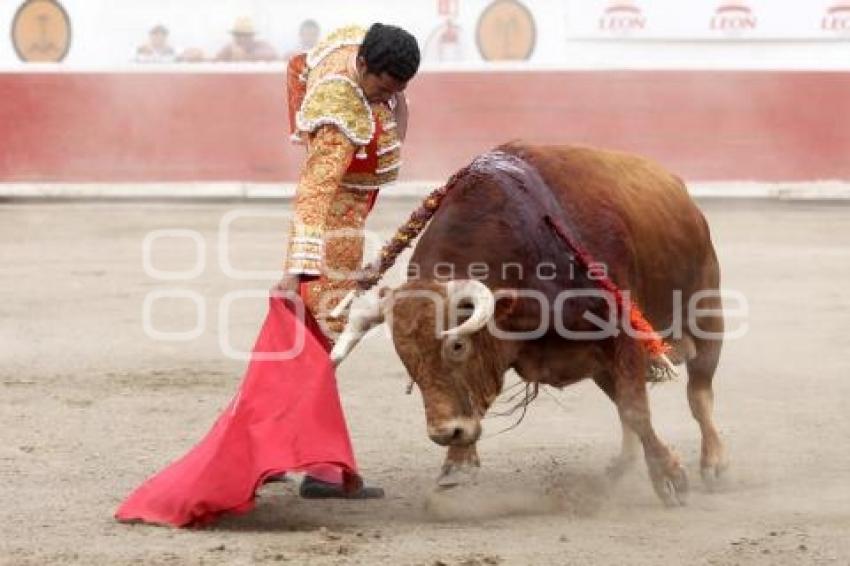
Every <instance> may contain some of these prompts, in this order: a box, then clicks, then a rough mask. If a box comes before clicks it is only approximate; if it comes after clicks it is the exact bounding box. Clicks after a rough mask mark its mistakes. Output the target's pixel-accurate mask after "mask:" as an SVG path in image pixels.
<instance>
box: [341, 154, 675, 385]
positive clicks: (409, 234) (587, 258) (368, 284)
mask: <svg viewBox="0 0 850 566" xmlns="http://www.w3.org/2000/svg"><path fill="white" fill-rule="evenodd" d="M463 172H464V169H461V170H460V171H459V172H457V173H456V174H455V175H454V176H452V178H450V179H449V181H448V182H447V183H446V184H445V185H444V186H442V187H440V188H438V189H435V190H434V191H432V192H431V194H429V195H428V196H427V197H426V198H425V199H424V200H423V201H422V205H421V206H419V207H418V208H417V209H416V210H414V211H413V213H412V214H411V215H410V217H409V218H408V219H407V221H406V222H405V223H404V224H402V225H401V227H399V229H398V230H397V231H396V233H395V234H394V235H393V237H392V238H391V239H390V240H389V242H387V243H386V244H385V245H384V247H383V248H381V252H380V254H379V255H378V258H377V259H376V260H375V261H374V262H373V263H372V264H371V265H369V266H368V267H366V268H365V269H364V270H363V272H362V273H361V274H360V276H359V277H358V280H357V290H355V291H351V292H350V293H349V294H348V295H347V296H346V297H345V299H344V300H343V301H342V302H341V303H340V304H339V305H338V306H337V307H336V309H335V310H334V312H333V316H340V315H341V314H343V313H344V312H345V311H346V310H347V309H348V308H349V307H350V306H351V303H352V302H353V301H354V299H355V298H357V296H359V295H360V294H362V293H365V292H366V291H368V290H369V289H371V288H372V287H374V286H375V285H377V284H378V282H379V281H380V280H381V278H382V277H383V276H384V274H386V272H387V271H388V270H389V269H390V268H391V267H392V266H393V265H394V264H395V262H396V261H397V260H398V257H399V256H400V255H401V254H402V252H404V250H406V249H407V248H408V247H410V245H411V244H412V243H413V241H414V240H415V239H416V238H417V236H419V234H420V233H421V232H422V230H424V229H425V227H426V226H427V225H428V221H429V220H430V219H431V217H432V216H434V213H435V212H437V210H438V209H439V208H440V205H441V204H442V202H443V199H444V198H445V197H446V195H447V194H448V192H449V189H450V188H451V187H452V186H454V184H455V180H456V179H457V178H458V177H459V176H460V175H461V174H462V173H463ZM543 220H544V221H545V222H546V224H547V225H548V226H549V227H550V228H551V229H552V231H553V232H554V234H555V236H556V237H557V238H558V239H559V240H561V242H563V243H564V245H565V246H566V247H567V248H568V249H569V250H570V251H572V252H574V253H575V257H576V258H577V259H578V261H579V262H580V263H581V264H582V266H583V267H584V268H585V269H587V268H589V266H590V265H592V264H595V263H596V261H595V260H594V258H593V256H592V255H591V254H590V252H589V251H588V250H587V249H586V248H585V247H584V246H582V245H581V244H580V243H579V242H578V240H577V239H576V238H574V237H572V236H571V235H570V234H569V231H568V230H567V229H566V228H565V227H564V225H563V224H562V223H561V222H560V221H559V220H558V219H556V218H553V217H552V215H550V214H545V215H544V217H543ZM595 280H596V281H597V283H598V284H599V286H600V287H602V289H604V290H606V291H608V292H609V293H611V295H612V296H613V297H614V301H615V304H616V305H617V308H618V309H620V311H621V312H623V313H628V315H629V322H630V323H631V326H632V328H633V329H634V330H636V331H637V332H638V333H639V336H640V337H639V338H638V339H639V340H640V341H641V344H642V346H643V348H644V349H645V350H646V351H647V353H648V354H649V355H650V356H651V357H652V358H653V359H656V360H658V361H660V362H661V363H662V364H663V365H664V366H665V369H666V370H668V371H669V372H672V373H675V368H674V366H673V364H672V362H671V361H670V359H669V358H668V356H667V354H668V353H669V352H670V350H671V348H670V345H669V344H667V343H666V342H665V341H664V340H663V339H662V338H661V336H660V335H659V334H658V332H656V331H655V329H654V328H653V326H652V323H650V322H649V320H647V319H646V316H644V314H643V311H642V310H641V309H640V307H639V306H638V305H636V304H635V303H634V302H633V301H631V300H630V299H627V298H626V296H625V295H624V294H623V292H622V290H621V289H620V287H619V286H618V285H617V284H616V283H615V282H614V281H613V280H612V279H611V278H610V277H608V276H607V275H604V276H603V277H601V278H597V279H595Z"/></svg>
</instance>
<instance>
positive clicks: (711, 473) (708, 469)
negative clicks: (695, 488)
mask: <svg viewBox="0 0 850 566" xmlns="http://www.w3.org/2000/svg"><path fill="white" fill-rule="evenodd" d="M727 468H729V462H725V461H724V462H720V463H718V464H714V465H705V464H703V465H702V466H701V467H700V475H701V476H702V483H703V485H705V489H706V490H707V491H708V492H709V493H714V492H716V491H719V490H720V489H721V487H722V486H723V479H724V473H725V472H726V470H727Z"/></svg>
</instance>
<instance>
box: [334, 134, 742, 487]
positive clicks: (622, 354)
mask: <svg viewBox="0 0 850 566" xmlns="http://www.w3.org/2000/svg"><path fill="white" fill-rule="evenodd" d="M546 215H549V216H551V217H552V218H554V219H556V221H558V222H559V223H560V224H561V225H562V226H564V227H565V228H566V229H567V230H568V231H569V232H570V233H571V234H572V236H573V238H574V241H576V242H580V243H581V245H582V246H583V247H584V248H585V250H587V251H588V252H589V253H590V254H591V255H592V256H593V258H594V259H595V260H596V262H597V263H596V264H595V265H589V266H588V265H582V264H581V263H580V262H579V261H577V259H576V255H577V254H576V253H574V252H575V250H570V249H569V248H568V247H566V246H565V244H564V242H563V241H561V240H559V239H558V238H557V237H556V235H555V233H554V232H553V230H552V227H551V225H549V224H547V222H545V221H544V218H545V217H546ZM603 275H607V276H608V277H610V279H611V280H613V281H614V282H616V284H617V285H618V286H619V287H620V288H621V289H623V290H628V292H629V293H630V295H631V299H632V300H633V301H634V302H635V303H636V304H638V305H640V307H641V308H642V309H643V312H644V314H645V315H646V318H647V319H648V320H649V321H650V322H651V323H652V325H653V327H654V328H655V329H656V330H659V331H661V332H662V333H665V332H666V333H668V334H669V335H668V336H667V341H668V343H669V344H671V345H672V347H673V351H672V352H671V353H670V358H672V359H673V360H674V361H676V362H679V363H681V362H687V368H688V387H687V392H688V401H689V403H690V407H691V411H692V413H693V416H694V418H695V419H696V420H697V422H698V423H699V425H700V429H701V431H702V456H701V467H702V472H703V477H704V479H705V480H706V481H711V480H713V479H714V478H716V477H717V476H718V475H719V474H720V472H721V471H722V470H723V468H724V467H725V465H726V462H725V458H724V452H723V446H722V444H721V441H720V438H719V436H718V433H717V430H716V428H715V425H714V422H713V420H712V410H713V392H712V378H713V376H714V371H715V368H716V367H717V362H718V357H719V354H720V349H721V339H720V338H719V335H720V334H721V333H722V330H723V318H722V313H721V309H720V298H719V296H718V294H717V293H716V291H717V290H718V288H719V277H720V272H719V266H718V263H717V258H716V256H715V253H714V249H713V247H712V244H711V239H710V235H709V229H708V226H707V224H706V222H705V219H704V218H703V216H702V214H701V213H700V211H699V210H698V209H697V207H696V206H695V204H694V203H693V201H692V200H691V199H690V197H689V196H688V193H687V190H686V188H685V187H684V185H683V183H682V182H681V180H679V179H678V178H676V177H675V176H673V175H671V174H670V173H668V172H667V171H665V170H664V169H663V168H661V167H660V166H658V165H656V164H654V163H652V162H650V161H648V160H645V159H642V158H639V157H635V156H632V155H627V154H623V153H615V152H609V151H601V150H595V149H590V148H582V147H541V146H531V145H525V144H519V143H515V144H508V145H506V146H502V147H500V148H498V149H497V150H495V151H493V152H490V153H487V154H484V155H482V156H480V157H479V158H477V159H476V160H475V161H473V162H472V163H471V164H470V165H469V166H468V167H466V168H465V169H464V170H462V171H461V172H460V173H459V174H458V175H456V176H455V177H454V178H453V180H452V186H451V187H450V191H449V193H448V195H447V196H446V198H445V200H444V201H443V203H442V205H441V207H440V209H439V210H438V211H437V213H436V214H435V215H434V217H433V219H432V220H431V224H430V225H429V226H428V228H427V230H426V232H425V234H424V235H423V236H422V238H421V240H420V241H419V243H418V245H417V246H416V250H415V252H414V254H413V256H412V258H411V260H410V265H409V271H408V276H409V277H408V282H407V283H405V284H404V285H402V286H401V287H400V288H398V289H395V290H392V291H390V292H384V293H383V294H382V297H383V298H382V299H381V301H380V303H379V304H378V305H377V310H375V312H373V313H371V314H368V313H367V314H366V315H363V314H362V313H361V315H360V316H359V317H358V316H356V315H355V316H354V317H353V319H352V330H350V331H349V333H348V334H349V335H348V336H343V337H342V339H341V341H340V344H338V347H340V348H343V349H350V347H351V341H352V338H351V336H352V335H353V336H354V340H356V339H357V337H359V336H361V335H362V334H363V332H364V331H365V330H367V329H368V328H369V327H371V326H372V325H374V324H375V323H377V322H379V321H380V320H383V318H384V316H386V318H387V321H388V322H389V323H390V324H391V327H392V336H393V341H394V344H395V348H396V351H397V352H398V355H399V356H400V357H401V360H402V361H403V363H404V365H405V366H406V368H407V370H408V372H409V373H410V376H411V378H412V379H413V381H415V383H416V384H417V385H418V387H419V389H420V390H421V392H422V397H423V401H424V404H425V412H426V417H427V424H428V434H429V436H430V438H431V439H432V440H433V441H434V442H436V443H438V444H440V445H445V446H448V447H449V449H448V455H447V458H446V462H445V464H444V468H443V473H444V475H443V480H444V481H443V483H444V484H451V483H452V481H453V480H452V479H451V478H452V477H453V476H454V475H455V472H456V470H457V469H460V468H462V467H464V466H469V465H471V466H478V455H477V453H476V448H475V443H476V441H477V440H478V438H479V435H480V432H481V425H480V421H481V419H482V418H483V416H484V414H485V413H486V412H487V410H488V408H489V407H490V405H491V404H492V403H493V401H494V400H495V399H496V397H498V395H499V394H500V392H501V391H502V386H503V382H504V375H505V373H506V372H507V371H508V370H509V369H514V370H515V371H516V372H517V374H519V376H520V377H521V378H522V379H523V380H524V381H525V382H528V383H531V384H535V385H537V386H539V385H550V386H554V387H563V386H565V385H569V384H572V383H576V382H577V381H580V380H582V379H585V378H592V379H593V380H594V381H595V382H596V383H597V384H598V385H599V387H600V388H601V389H602V390H603V391H604V392H605V393H606V394H607V395H608V396H609V397H610V398H611V400H612V401H613V402H614V403H615V404H616V407H617V409H618V412H619V415H620V418H621V422H622V424H623V449H622V452H621V455H620V457H619V458H618V459H617V460H616V461H615V463H616V466H614V471H615V472H618V473H619V472H621V471H622V470H624V469H625V468H626V467H627V466H628V465H629V464H630V463H631V462H633V461H634V460H635V459H636V456H637V448H638V444H637V441H638V440H639V442H640V444H642V446H643V450H644V455H645V458H646V462H647V465H648V468H649V473H650V476H651V478H652V483H653V486H654V488H655V491H656V492H657V493H658V495H659V496H660V497H661V498H662V500H664V501H665V503H668V504H672V503H676V502H681V501H683V497H684V495H685V493H686V491H687V478H686V475H685V471H684V469H683V467H682V466H681V465H680V463H679V461H678V459H677V457H676V456H675V455H674V453H673V452H672V451H671V450H670V449H669V448H668V447H667V446H666V445H665V444H664V442H662V441H661V439H659V437H658V435H657V434H656V432H655V430H654V429H653V426H652V422H651V419H650V409H649V403H648V399H647V393H646V379H647V374H648V372H649V371H650V370H651V368H652V367H653V360H651V359H650V356H649V355H648V354H647V352H646V351H645V350H644V348H643V347H642V346H641V341H640V340H637V339H635V338H634V337H633V336H630V335H629V334H628V333H626V332H623V330H624V326H623V324H621V323H619V322H618V326H617V327H616V328H615V329H614V331H613V332H611V331H610V330H611V327H610V325H606V324H605V323H604V322H603V321H609V320H618V318H617V317H618V316H619V314H621V313H618V312H617V307H616V305H615V304H614V303H612V301H611V300H609V299H610V297H607V298H606V297H605V296H604V295H601V294H600V293H599V292H598V289H599V284H598V277H601V276H603ZM612 315H613V316H612ZM594 317H595V318H594ZM689 321H690V324H689V323H688V322H689ZM603 328H607V329H608V330H609V331H608V332H604V331H602V332H599V331H600V330H602V329H603ZM582 333H585V334H582ZM587 333H595V334H594V335H591V334H587ZM711 333H713V334H711Z"/></svg>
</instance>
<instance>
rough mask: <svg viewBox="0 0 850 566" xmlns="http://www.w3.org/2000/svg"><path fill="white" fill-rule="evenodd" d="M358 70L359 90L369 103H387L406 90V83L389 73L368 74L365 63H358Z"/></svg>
mask: <svg viewBox="0 0 850 566" xmlns="http://www.w3.org/2000/svg"><path fill="white" fill-rule="evenodd" d="M358 69H360V80H359V81H358V82H359V83H360V88H361V89H363V94H364V95H365V96H366V100H368V101H369V102H370V103H373V104H374V103H378V102H389V100H390V99H391V98H392V97H393V96H395V95H396V93H399V92H402V91H403V90H404V89H405V88H407V82H405V81H400V80H398V79H397V78H395V77H393V76H392V75H390V74H389V73H380V74H375V73H371V72H369V68H368V67H367V66H366V64H365V61H363V60H362V58H361V60H359V61H358Z"/></svg>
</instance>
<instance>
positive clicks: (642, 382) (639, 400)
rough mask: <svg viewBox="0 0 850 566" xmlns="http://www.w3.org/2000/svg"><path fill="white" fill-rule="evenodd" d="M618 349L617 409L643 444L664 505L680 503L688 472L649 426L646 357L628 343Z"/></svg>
mask: <svg viewBox="0 0 850 566" xmlns="http://www.w3.org/2000/svg"><path fill="white" fill-rule="evenodd" d="M622 350H623V351H620V352H618V355H617V359H616V362H615V365H616V368H615V371H614V379H615V384H616V397H617V399H616V402H617V410H618V411H619V413H620V418H621V419H622V421H623V423H624V424H625V425H627V426H628V427H629V428H631V429H632V430H633V431H634V432H635V433H636V434H637V436H638V438H639V439H640V442H641V444H642V445H643V452H644V457H645V458H646V464H647V467H648V468H649V476H650V478H651V479H652V486H653V488H655V493H657V494H658V497H660V498H661V500H662V501H663V502H664V503H665V504H666V505H671V506H673V505H684V503H685V500H686V497H687V492H688V476H687V473H686V472H685V469H684V468H683V467H682V465H681V464H680V463H679V458H678V457H677V456H676V454H674V453H673V451H672V450H670V448H669V447H668V446H667V445H666V444H664V443H663V442H662V441H661V439H660V438H659V437H658V435H657V434H656V433H655V429H654V428H653V426H652V419H651V417H650V410H649V399H648V396H647V392H646V368H645V365H646V361H645V359H644V355H643V352H640V351H636V347H635V346H632V345H631V344H630V345H628V346H626V347H624V348H622Z"/></svg>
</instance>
